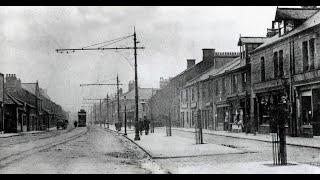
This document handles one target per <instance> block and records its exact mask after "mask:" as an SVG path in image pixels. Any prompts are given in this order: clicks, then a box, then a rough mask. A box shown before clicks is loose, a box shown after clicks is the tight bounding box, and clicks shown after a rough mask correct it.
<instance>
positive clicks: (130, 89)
mask: <svg viewBox="0 0 320 180" xmlns="http://www.w3.org/2000/svg"><path fill="white" fill-rule="evenodd" d="M134 86H135V85H134V81H129V84H128V92H130V91H132V90H134Z"/></svg>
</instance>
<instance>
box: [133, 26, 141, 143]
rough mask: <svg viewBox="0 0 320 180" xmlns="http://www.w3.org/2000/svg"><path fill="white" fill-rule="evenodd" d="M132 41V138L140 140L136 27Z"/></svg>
mask: <svg viewBox="0 0 320 180" xmlns="http://www.w3.org/2000/svg"><path fill="white" fill-rule="evenodd" d="M133 43H134V77H135V81H134V82H135V90H136V91H135V92H136V94H135V100H136V119H135V137H134V140H135V141H138V140H140V136H139V130H138V128H137V127H138V118H139V106H138V104H139V99H138V98H139V93H138V66H137V35H136V29H135V28H134V33H133Z"/></svg>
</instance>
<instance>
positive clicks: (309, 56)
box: [251, 6, 320, 136]
mask: <svg viewBox="0 0 320 180" xmlns="http://www.w3.org/2000/svg"><path fill="white" fill-rule="evenodd" d="M271 32H275V33H274V34H273V36H272V35H270V37H269V38H268V39H267V40H266V42H265V43H264V44H262V45H261V46H259V47H258V48H257V49H255V50H254V51H252V53H251V57H252V58H251V59H252V60H251V79H252V81H251V82H252V84H251V86H252V100H251V116H252V121H253V122H254V124H255V126H254V127H255V128H256V130H257V131H259V132H261V133H268V132H270V121H271V120H272V113H271V112H270V109H272V108H276V107H275V106H276V103H277V102H278V101H279V100H283V99H285V100H286V101H285V102H286V104H287V108H288V111H289V112H290V114H291V115H290V117H288V119H289V120H288V121H287V133H289V134H290V135H292V136H297V135H298V136H299V135H303V133H304V127H305V126H306V125H309V124H311V125H313V132H314V135H320V127H319V124H320V106H319V104H318V102H319V100H320V89H319V88H320V84H319V79H320V75H319V73H320V71H319V68H320V64H319V62H320V12H319V9H318V8H315V7H313V6H312V7H303V8H277V11H276V15H275V19H274V21H273V22H272V28H271Z"/></svg>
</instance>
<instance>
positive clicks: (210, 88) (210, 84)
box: [208, 81, 212, 97]
mask: <svg viewBox="0 0 320 180" xmlns="http://www.w3.org/2000/svg"><path fill="white" fill-rule="evenodd" d="M208 91H209V92H208V94H209V97H212V81H209V82H208Z"/></svg>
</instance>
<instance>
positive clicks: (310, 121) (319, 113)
mask: <svg viewBox="0 0 320 180" xmlns="http://www.w3.org/2000/svg"><path fill="white" fill-rule="evenodd" d="M296 90H297V96H298V97H297V120H298V124H297V126H298V128H297V129H298V133H299V135H300V136H303V134H304V133H305V132H304V131H305V128H307V127H309V126H311V127H312V130H313V136H320V84H310V85H303V86H296Z"/></svg>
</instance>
